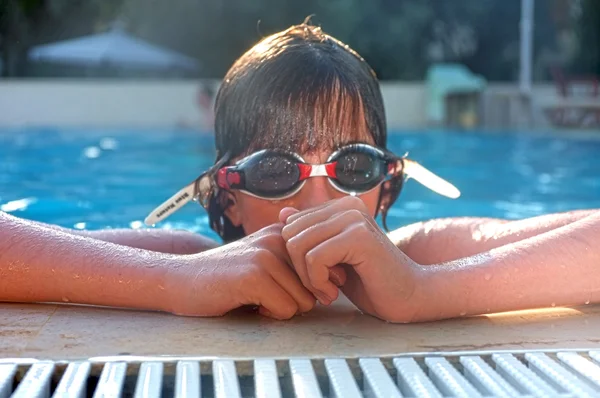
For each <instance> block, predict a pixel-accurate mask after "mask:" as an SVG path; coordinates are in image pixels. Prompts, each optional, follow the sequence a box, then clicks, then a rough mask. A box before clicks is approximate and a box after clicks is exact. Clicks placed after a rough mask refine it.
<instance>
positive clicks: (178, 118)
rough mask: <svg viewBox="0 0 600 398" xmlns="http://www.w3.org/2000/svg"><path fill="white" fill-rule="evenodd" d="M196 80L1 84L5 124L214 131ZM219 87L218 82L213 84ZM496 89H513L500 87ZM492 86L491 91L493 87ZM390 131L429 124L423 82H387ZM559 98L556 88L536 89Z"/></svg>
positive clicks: (1, 123) (1, 112)
mask: <svg viewBox="0 0 600 398" xmlns="http://www.w3.org/2000/svg"><path fill="white" fill-rule="evenodd" d="M198 83H199V82H197V81H173V82H165V81H156V82H151V81H123V80H114V81H89V80H79V81H78V80H47V81H44V80H5V81H0V126H27V125H29V126H69V127H75V126H77V127H79V126H89V127H173V126H188V127H194V128H201V129H209V126H210V124H209V123H210V121H209V119H208V118H207V117H206V116H207V115H205V114H204V113H203V112H201V111H200V107H199V106H198V105H197V103H196V93H197V89H198ZM214 83H215V84H218V82H214ZM493 87H494V90H498V89H499V90H503V87H506V89H513V90H514V86H503V85H495V86H493ZM490 88H492V87H490ZM382 92H383V97H384V102H385V104H386V111H387V116H388V126H389V128H390V129H392V130H393V129H399V128H422V127H425V126H427V120H426V112H425V107H426V103H427V101H426V92H425V85H424V84H421V83H384V84H382ZM535 93H536V95H537V96H538V97H539V96H541V97H543V98H545V99H548V98H554V97H555V96H556V95H555V89H554V87H553V86H551V85H544V86H539V87H536V88H535Z"/></svg>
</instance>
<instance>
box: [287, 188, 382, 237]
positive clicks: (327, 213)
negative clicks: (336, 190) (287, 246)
mask: <svg viewBox="0 0 600 398" xmlns="http://www.w3.org/2000/svg"><path fill="white" fill-rule="evenodd" d="M347 198H351V199H352V200H350V199H346V198H343V199H340V200H337V201H332V202H328V203H329V205H328V206H321V207H318V208H315V209H312V210H310V211H309V210H305V211H302V212H299V213H296V214H293V215H292V216H290V217H288V219H287V221H286V225H285V226H284V227H283V229H282V230H281V236H282V237H283V239H284V240H285V241H287V240H288V239H290V238H291V237H292V236H295V235H297V234H298V233H299V232H300V231H303V230H305V229H307V228H308V227H310V226H312V225H315V224H317V223H319V222H322V221H325V220H327V219H328V218H330V217H332V216H333V215H335V214H337V213H341V212H344V211H346V210H356V211H358V212H360V213H362V214H363V217H364V218H365V219H366V220H368V221H369V222H370V223H371V224H372V225H373V226H377V223H376V222H375V220H374V219H373V217H372V216H370V215H369V214H367V209H366V206H365V205H364V203H363V202H362V200H360V199H357V198H354V197H352V196H348V197H347ZM344 199H345V200H344Z"/></svg>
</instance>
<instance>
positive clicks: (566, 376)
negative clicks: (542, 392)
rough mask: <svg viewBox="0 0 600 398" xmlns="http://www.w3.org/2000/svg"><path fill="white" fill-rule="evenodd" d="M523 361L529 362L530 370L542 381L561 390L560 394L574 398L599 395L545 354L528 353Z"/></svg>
mask: <svg viewBox="0 0 600 398" xmlns="http://www.w3.org/2000/svg"><path fill="white" fill-rule="evenodd" d="M525 359H526V360H527V361H528V362H529V367H530V368H532V369H533V370H534V371H535V372H536V373H538V374H539V375H540V376H541V377H542V378H543V379H545V380H546V381H548V382H549V383H552V384H553V385H554V386H556V387H558V388H560V389H561V390H563V391H561V392H571V393H573V394H574V395H575V396H576V397H595V396H598V395H599V394H600V393H599V392H598V391H597V390H595V389H593V388H591V387H589V386H588V385H587V384H584V383H582V382H581V380H580V379H579V378H577V376H575V375H573V374H572V373H571V372H569V371H568V370H566V369H565V368H563V367H562V366H560V364H558V362H556V361H554V360H552V359H550V357H548V356H547V355H546V354H543V353H531V352H530V353H527V354H525Z"/></svg>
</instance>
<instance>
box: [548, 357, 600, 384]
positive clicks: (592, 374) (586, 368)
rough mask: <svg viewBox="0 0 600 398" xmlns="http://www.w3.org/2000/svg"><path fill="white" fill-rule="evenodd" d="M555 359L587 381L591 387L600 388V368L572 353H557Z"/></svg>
mask: <svg viewBox="0 0 600 398" xmlns="http://www.w3.org/2000/svg"><path fill="white" fill-rule="evenodd" d="M557 357H558V359H560V361H561V362H562V363H564V364H565V365H566V366H568V367H569V368H570V369H571V370H573V371H575V372H576V373H578V374H580V375H581V376H582V377H584V378H585V379H586V380H588V381H589V383H590V384H591V385H592V387H595V388H596V389H598V388H600V366H598V365H597V364H595V363H594V362H592V361H590V360H589V359H586V358H584V357H582V356H581V355H579V354H577V353H574V352H559V353H558V354H557Z"/></svg>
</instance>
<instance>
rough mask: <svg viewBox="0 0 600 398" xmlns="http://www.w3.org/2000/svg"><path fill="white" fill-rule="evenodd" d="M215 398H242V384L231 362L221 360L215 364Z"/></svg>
mask: <svg viewBox="0 0 600 398" xmlns="http://www.w3.org/2000/svg"><path fill="white" fill-rule="evenodd" d="M213 378H214V383H215V398H241V397H242V393H241V391H240V383H239V381H238V377H237V371H236V370H235V363H234V362H233V361H231V360H224V359H219V360H216V361H214V362H213Z"/></svg>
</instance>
